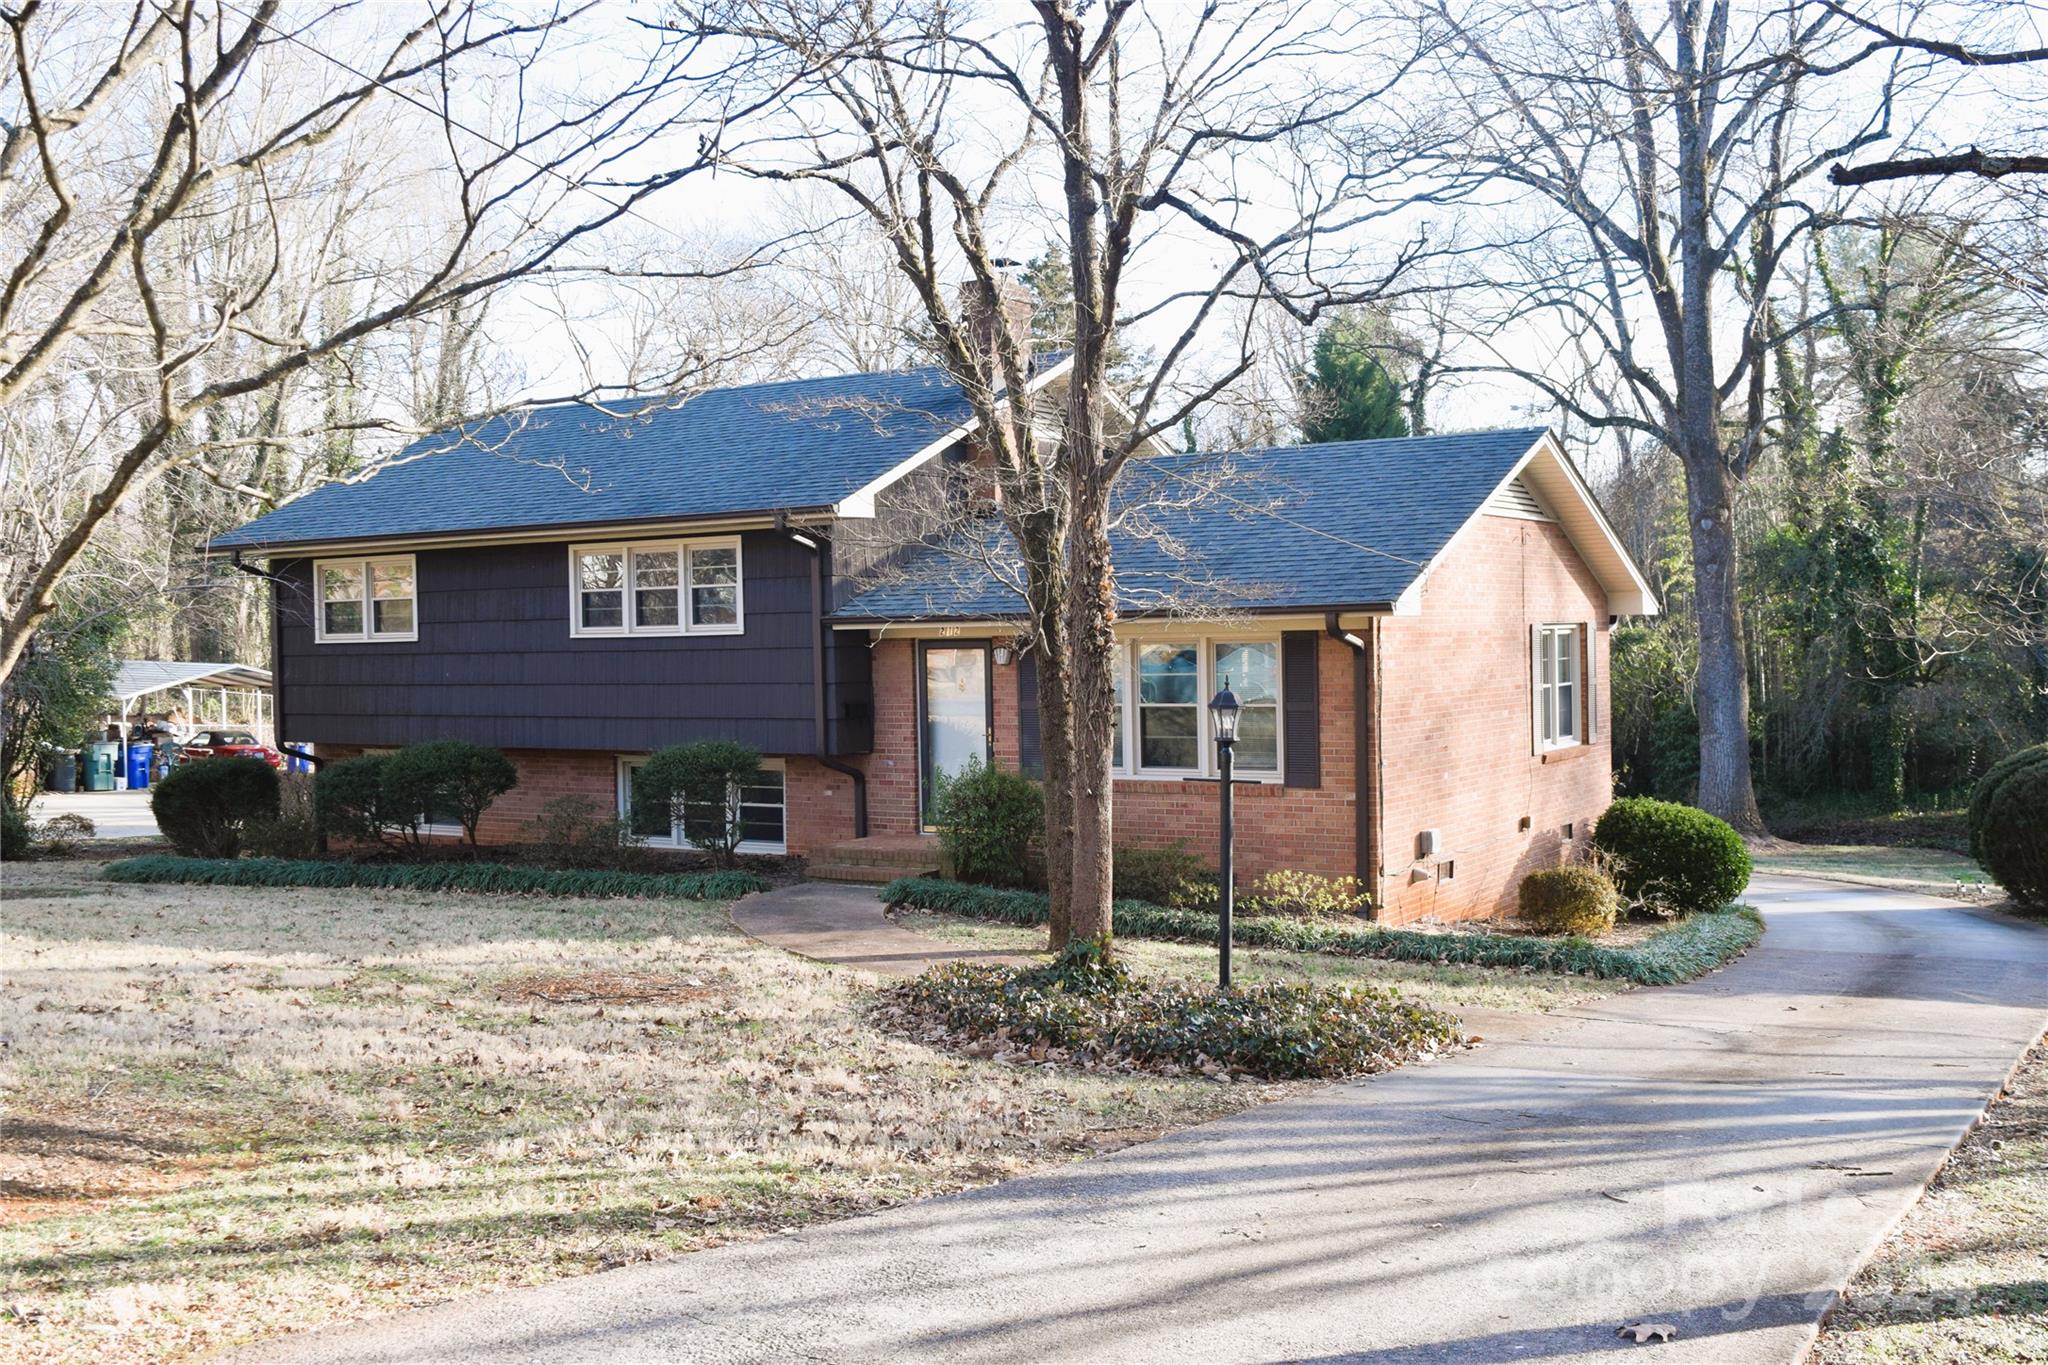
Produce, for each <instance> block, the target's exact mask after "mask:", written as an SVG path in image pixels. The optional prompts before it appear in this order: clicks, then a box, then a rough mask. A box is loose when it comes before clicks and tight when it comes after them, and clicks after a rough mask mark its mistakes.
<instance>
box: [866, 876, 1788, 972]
mask: <svg viewBox="0 0 2048 1365" xmlns="http://www.w3.org/2000/svg"><path fill="white" fill-rule="evenodd" d="M882 900H883V902H884V903H886V904H888V905H897V906H911V907H913V908H916V909H919V910H934V911H937V912H939V913H941V914H950V915H962V916H966V917H968V918H971V919H985V920H993V921H995V922H997V923H1001V924H1022V925H1040V924H1044V923H1045V921H1046V898H1045V897H1044V896H1042V895H1039V894H1038V893H1037V892H1034V891H1011V890H999V889H997V888H994V887H988V886H968V885H966V884H965V883H963V882H949V881H942V880H940V879H938V878H935V877H903V878H899V879H898V880H896V881H893V882H890V883H889V884H888V885H887V886H885V887H883V888H882ZM1113 923H1114V925H1115V927H1116V932H1117V933H1118V934H1120V935H1122V936H1124V937H1127V938H1151V939H1163V940H1165V941H1167V942H1171V943H1203V944H1211V943H1214V942H1215V941H1216V916H1215V914H1214V913H1213V912H1211V911H1203V910H1176V909H1171V908H1169V907H1167V906H1162V905H1149V904H1147V903H1145V902H1144V901H1118V902H1117V903H1116V905H1115V907H1114V917H1113ZM1763 929H1764V922H1763V919H1762V917H1761V916H1759V915H1758V914H1757V913H1756V911H1754V910H1751V909H1750V908H1749V907H1747V906H1737V907H1736V908H1735V909H1733V910H1732V911H1727V912H1723V913H1716V914H1707V915H1694V916H1692V917H1691V918H1690V919H1687V920H1685V921H1683V922H1682V923H1679V924H1675V925H1673V926H1672V927H1670V928H1668V929H1664V930H1662V931H1660V932H1658V933H1656V934H1653V935H1651V936H1650V937H1649V938H1648V939H1645V940H1644V941H1643V942H1642V943H1639V944H1637V945H1635V946H1634V947H1630V948H1606V947H1602V946H1600V945H1599V944H1596V943H1588V942H1586V941H1585V940H1584V939H1574V938H1563V939H1554V938H1533V937H1530V936H1527V935H1517V934H1485V933H1457V934H1428V933H1421V932H1419V931H1416V930H1412V929H1385V928H1381V927H1380V926H1378V925H1374V924H1356V923H1353V924H1345V923H1343V922H1341V921H1329V920H1321V921H1319V920H1299V919H1281V918H1278V917H1276V916H1247V917H1245V918H1243V919H1238V920H1235V921H1233V922H1232V924H1231V935H1230V941H1231V942H1232V943H1237V944H1242V945H1243V946H1244V947H1247V948H1280V949H1284V950H1286V951H1288V952H1297V953H1329V954H1331V955H1333V956H1336V957H1371V958H1386V959H1389V960H1392V961H1396V962H1431V963H1437V964H1441V965H1448V964H1454V963H1455V964H1462V965H1467V966H1475V967H1521V968H1528V969H1531V970H1535V971H1544V972H1567V973H1573V974H1576V975H1581V976H1594V977H1611V978H1615V979H1617V980H1622V981H1633V982H1635V983H1636V984H1638V985H1642V986H1671V985H1676V984H1677V983H1678V982H1681V981H1690V980H1692V979H1693V978H1694V977H1696V976H1699V975H1701V974H1702V973H1705V972H1710V971H1712V970H1714V968H1716V967H1719V966H1720V965H1721V964H1723V963H1724V962H1727V961H1728V960H1730V959H1731V958H1734V957H1736V956H1737V955H1739V954H1741V953H1743V952H1744V951H1746V950H1747V949H1748V948H1749V947H1750V945H1751V944H1753V943H1755V942H1756V941H1757V939H1758V938H1759V937H1761V936H1762V934H1763Z"/></svg>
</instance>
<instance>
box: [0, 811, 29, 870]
mask: <svg viewBox="0 0 2048 1365" xmlns="http://www.w3.org/2000/svg"><path fill="white" fill-rule="evenodd" d="M34 848H35V839H34V837H33V836H31V835H30V834H29V829H28V817H27V816H26V815H23V814H22V813H21V811H20V810H18V809H17V808H16V807H15V805H14V803H13V802H11V801H5V800H0V859H5V860H6V861H7V862H10V863H14V862H20V861H21V860H22V859H23V858H26V857H27V856H28V855H29V854H30V852H32V851H33V850H34Z"/></svg>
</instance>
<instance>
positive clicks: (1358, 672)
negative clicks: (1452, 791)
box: [1323, 611, 1382, 919]
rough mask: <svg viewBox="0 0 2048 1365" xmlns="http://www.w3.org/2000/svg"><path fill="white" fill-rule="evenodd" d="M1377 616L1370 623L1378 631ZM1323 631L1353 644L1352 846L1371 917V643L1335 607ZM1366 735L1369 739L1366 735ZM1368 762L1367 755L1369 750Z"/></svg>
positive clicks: (1376, 873) (1376, 864) (1375, 793)
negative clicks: (1340, 618)
mask: <svg viewBox="0 0 2048 1365" xmlns="http://www.w3.org/2000/svg"><path fill="white" fill-rule="evenodd" d="M1378 625H1379V622H1378V621H1377V620H1375V621H1374V622H1373V625H1372V626H1371V627H1368V629H1370V630H1372V632H1373V634H1374V635H1375V636H1377V635H1378V633H1379V632H1378ZM1323 633H1324V634H1326V635H1328V636H1329V637H1330V638H1331V639H1332V640H1335V641H1337V642H1338V643H1339V644H1342V645H1345V646H1347V647H1349V649H1350V650H1351V784H1352V794H1353V801H1352V814H1353V823H1352V832H1351V840H1352V851H1353V856H1354V857H1355V858H1356V860H1357V868H1358V883H1359V886H1360V887H1361V888H1363V889H1365V890H1366V891H1367V893H1368V894H1369V895H1371V897H1372V911H1371V915H1372V918H1373V919H1378V918H1380V915H1381V911H1382V907H1381V905H1380V850H1379V803H1380V793H1379V749H1380V746H1379V736H1378V734H1377V733H1376V731H1375V727H1373V726H1372V724H1371V721H1372V712H1373V686H1372V670H1373V653H1374V650H1373V647H1372V645H1371V644H1368V643H1367V642H1366V641H1365V640H1362V639H1360V638H1359V637H1358V636H1357V635H1355V634H1353V633H1352V632H1351V631H1348V630H1345V629H1344V628H1343V627H1342V626H1340V625H1338V624H1337V613H1336V612H1334V611H1332V612H1325V613H1324V614H1323ZM1368 736H1370V739H1368ZM1368 748H1369V749H1370V751H1371V757H1372V762H1370V763H1368V762H1367V761H1366V756H1367V750H1368Z"/></svg>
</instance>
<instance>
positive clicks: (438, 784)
mask: <svg viewBox="0 0 2048 1365" xmlns="http://www.w3.org/2000/svg"><path fill="white" fill-rule="evenodd" d="M383 780H384V809H385V810H386V811H387V812H402V813H403V818H402V819H401V820H400V821H399V823H400V824H401V825H402V826H404V827H405V829H406V830H407V831H408V834H409V836H410V837H411V838H412V839H413V840H414V841H415V842H416V841H417V840H418V837H419V836H418V830H419V826H420V825H421V824H422V823H433V824H443V823H446V822H448V821H449V820H450V819H453V821H454V822H455V823H456V824H459V825H461V826H462V838H463V842H465V843H467V844H468V845H469V846H470V847H471V848H474V847H476V827H477V822H478V821H480V820H482V819H483V815H484V812H485V811H487V810H489V809H490V808H491V803H492V802H493V801H496V800H497V799H498V798H499V797H501V796H503V795H504V794H505V793H506V792H508V791H511V790H512V789H513V788H514V787H516V786H518V785H519V769H518V768H516V767H514V766H513V763H512V760H511V759H509V758H507V757H505V755H504V754H502V753H500V752H499V751H498V750H496V749H493V748H490V747H488V746H486V745H482V744H471V743H470V742H469V741H468V740H466V739H436V740H430V741H428V742H427V743H425V744H408V745H406V746H405V747H404V748H403V749H400V750H399V751H398V752H397V753H395V754H393V755H391V756H390V757H389V758H388V759H386V760H385V761H384V779H383Z"/></svg>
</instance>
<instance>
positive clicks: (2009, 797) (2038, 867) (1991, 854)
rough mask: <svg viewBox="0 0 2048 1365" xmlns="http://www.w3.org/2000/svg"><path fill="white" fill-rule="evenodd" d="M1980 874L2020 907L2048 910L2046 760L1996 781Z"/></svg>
mask: <svg viewBox="0 0 2048 1365" xmlns="http://www.w3.org/2000/svg"><path fill="white" fill-rule="evenodd" d="M1979 842H1981V843H1982V845H1983V848H1984V858H1983V862H1984V870H1985V871H1986V872H1989V873H1990V874H1991V875H1992V877H1993V878H1994V879H1995V880H1996V881H1997V882H1998V884H1999V885H2000V886H2002V887H2004V888H2005V889H2006V890H2007V891H2009V892H2011V893H2012V898H2013V899H2014V900H2016V901H2018V902H2019V903H2020V904H2021V905H2025V906H2029V907H2031V908H2034V909H2048V762H2040V763H2029V764H2026V765H2024V766H2022V767H2020V768H2018V769H2016V770H2015V771H2013V772H2012V773H2011V774H2009V775H2008V776H2007V777H2006V779H2005V781H2003V782H2001V783H1999V785H1998V790H1997V791H1995V792H1993V793H1992V795H1991V800H1990V802H1989V803H1988V805H1987V807H1986V809H1985V811H1984V828H1983V832H1982V835H1981V838H1980V841H1979Z"/></svg>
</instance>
